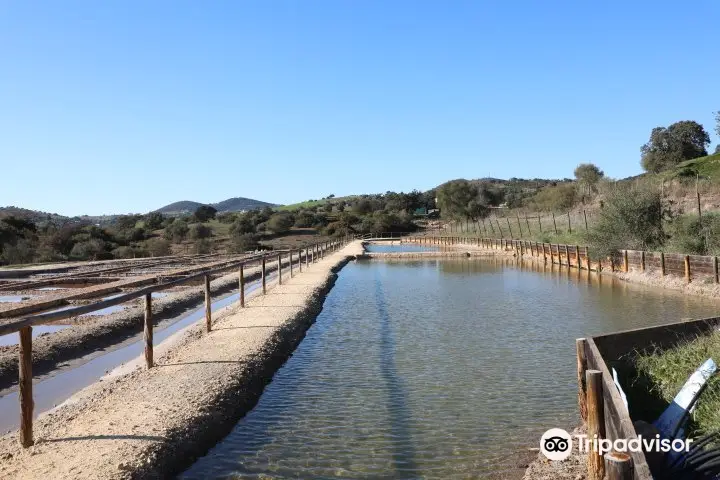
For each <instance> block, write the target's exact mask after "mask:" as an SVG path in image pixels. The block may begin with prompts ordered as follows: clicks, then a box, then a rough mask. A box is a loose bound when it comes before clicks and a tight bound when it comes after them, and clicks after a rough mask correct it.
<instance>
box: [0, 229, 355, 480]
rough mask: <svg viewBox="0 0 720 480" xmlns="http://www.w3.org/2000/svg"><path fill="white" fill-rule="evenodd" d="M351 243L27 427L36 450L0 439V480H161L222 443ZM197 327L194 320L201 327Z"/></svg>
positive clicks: (308, 318)
mask: <svg viewBox="0 0 720 480" xmlns="http://www.w3.org/2000/svg"><path fill="white" fill-rule="evenodd" d="M361 253H362V249H361V247H360V245H359V242H354V243H352V244H350V245H348V246H346V247H344V248H343V249H341V250H340V251H339V252H336V253H333V254H330V255H328V256H327V257H326V258H324V259H321V260H319V261H318V262H317V263H315V264H313V265H311V266H310V268H308V269H303V273H302V274H300V273H298V274H297V275H295V276H294V278H292V279H290V278H287V280H286V281H284V282H283V285H276V286H274V287H273V288H271V289H269V290H268V294H267V295H259V294H258V295H254V296H253V297H252V298H250V299H249V300H248V301H247V302H246V305H247V307H246V308H244V309H243V308H240V307H239V306H238V305H234V306H233V307H232V308H230V307H228V308H227V309H226V311H225V312H223V314H221V315H218V316H217V317H216V319H215V322H214V324H213V331H212V332H210V333H206V332H205V331H204V326H203V325H202V324H197V325H195V326H194V327H192V328H191V329H189V330H188V331H187V332H186V333H185V335H184V337H183V338H182V340H181V341H179V342H178V343H177V344H174V345H173V346H172V347H171V348H170V349H169V350H168V351H167V352H166V353H165V354H164V355H161V356H160V357H159V358H158V359H157V365H156V367H154V368H152V369H150V370H147V369H136V370H133V371H131V372H130V373H128V374H125V375H121V376H112V375H111V376H108V378H106V379H104V380H103V381H100V382H97V383H95V384H93V385H91V386H89V387H87V388H86V389H84V390H83V391H81V392H79V393H78V394H76V395H75V396H74V397H73V398H71V399H70V401H68V402H66V403H65V404H63V405H61V406H60V407H58V408H57V409H55V410H54V411H52V412H50V413H48V414H45V415H41V416H40V417H39V418H38V419H37V420H36V422H35V438H36V444H35V445H34V446H32V447H30V448H28V449H22V448H21V447H20V445H19V443H18V441H17V432H14V433H13V434H11V435H5V436H3V437H0V478H28V479H30V478H43V479H44V478H80V479H85V478H87V479H89V478H123V479H125V478H127V479H130V478H132V479H146V478H148V479H149V478H153V479H154V478H168V477H172V476H173V475H175V474H177V473H179V472H181V471H182V470H184V469H185V468H186V467H188V466H189V465H190V464H192V462H193V461H194V460H195V459H196V458H197V457H199V456H201V455H203V454H204V453H206V452H207V450H208V449H209V448H211V447H212V446H213V445H214V444H215V443H216V442H217V441H218V440H220V439H222V438H223V437H224V436H225V435H226V434H227V433H228V432H229V431H230V430H231V429H232V428H233V427H234V425H235V423H236V421H237V420H238V419H239V418H241V417H242V416H243V415H244V414H245V413H246V412H247V411H249V410H250V409H251V408H252V407H253V406H254V405H255V404H256V402H257V400H258V399H259V397H260V395H261V393H262V391H263V389H264V387H265V385H266V384H267V383H268V382H270V380H271V379H272V376H273V374H274V373H275V371H276V370H277V369H278V368H279V367H280V366H281V365H282V364H283V363H284V362H285V360H286V359H287V358H288V357H289V356H290V355H291V354H292V352H293V350H294V349H295V347H296V346H297V345H298V343H299V342H300V341H301V340H302V338H303V337H304V335H305V332H306V331H307V329H308V328H309V326H310V325H311V324H312V323H313V322H314V321H315V318H316V317H317V314H318V313H319V312H320V310H321V309H322V305H323V302H324V299H325V296H326V295H327V293H328V292H329V291H330V289H331V288H332V286H333V284H334V283H335V281H336V279H337V271H338V270H339V269H340V268H342V267H343V266H344V265H345V264H346V263H347V262H348V261H349V260H350V259H352V258H354V257H355V256H356V255H359V254H361ZM200 323H202V322H200Z"/></svg>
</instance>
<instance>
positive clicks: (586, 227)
mask: <svg viewBox="0 0 720 480" xmlns="http://www.w3.org/2000/svg"><path fill="white" fill-rule="evenodd" d="M583 217H585V231H586V232H587V231H588V226H587V213H585V210H583Z"/></svg>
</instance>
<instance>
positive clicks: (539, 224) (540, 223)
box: [538, 213, 542, 233]
mask: <svg viewBox="0 0 720 480" xmlns="http://www.w3.org/2000/svg"><path fill="white" fill-rule="evenodd" d="M538 227H539V228H540V233H542V222H541V221H540V214H539V213H538Z"/></svg>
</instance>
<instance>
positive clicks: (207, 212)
mask: <svg viewBox="0 0 720 480" xmlns="http://www.w3.org/2000/svg"><path fill="white" fill-rule="evenodd" d="M216 213H217V210H216V209H215V207H211V206H210V205H200V206H199V207H198V208H197V209H196V210H195V213H194V214H193V216H194V217H195V220H197V221H198V222H200V223H203V222H207V221H208V220H211V219H213V218H215V214H216Z"/></svg>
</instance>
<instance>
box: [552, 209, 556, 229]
mask: <svg viewBox="0 0 720 480" xmlns="http://www.w3.org/2000/svg"><path fill="white" fill-rule="evenodd" d="M552 216H553V227H555V235H557V223H556V222H555V212H552Z"/></svg>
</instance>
